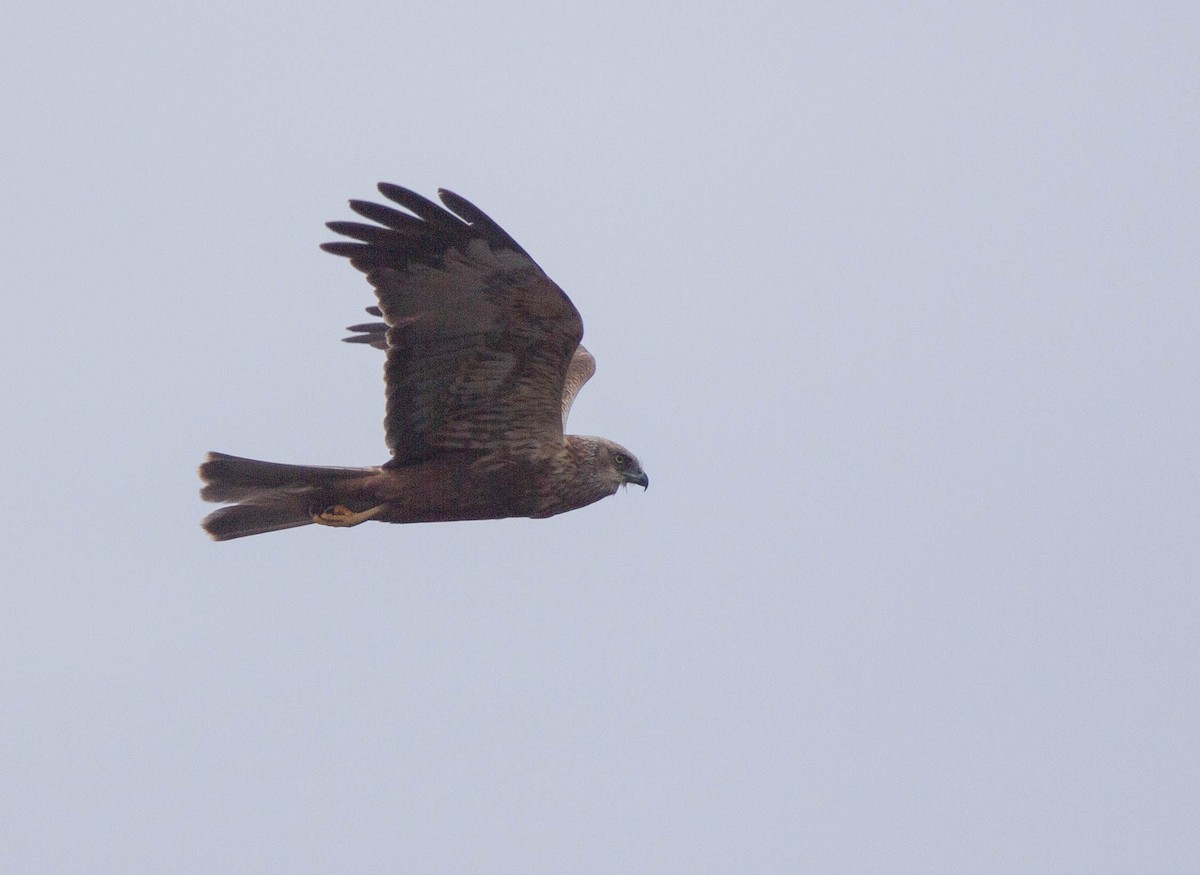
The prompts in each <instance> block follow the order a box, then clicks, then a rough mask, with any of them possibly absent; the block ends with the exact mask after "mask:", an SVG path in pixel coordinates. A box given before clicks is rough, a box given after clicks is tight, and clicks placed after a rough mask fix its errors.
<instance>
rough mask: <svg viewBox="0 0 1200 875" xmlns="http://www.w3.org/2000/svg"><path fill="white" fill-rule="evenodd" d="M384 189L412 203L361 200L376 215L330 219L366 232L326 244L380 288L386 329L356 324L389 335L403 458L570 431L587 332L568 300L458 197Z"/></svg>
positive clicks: (390, 437)
mask: <svg viewBox="0 0 1200 875" xmlns="http://www.w3.org/2000/svg"><path fill="white" fill-rule="evenodd" d="M379 190H380V192H382V193H383V195H384V196H385V197H387V198H388V199H389V200H392V201H394V202H395V203H397V204H399V205H400V206H402V207H404V208H405V209H406V210H408V212H401V211H400V210H396V209H393V208H392V207H387V206H382V205H379V204H374V203H368V202H365V201H351V202H350V207H351V209H353V210H354V211H355V212H356V213H358V214H359V215H361V216H364V217H365V218H368V219H371V220H372V221H374V222H376V223H378V224H376V225H367V224H362V223H359V222H330V223H329V227H330V229H331V230H333V231H336V232H337V233H339V234H342V235H344V236H346V237H350V238H352V240H353V241H356V242H349V241H339V242H336V243H326V244H325V245H324V246H323V247H322V248H324V249H325V250H326V251H328V252H332V253H334V254H336V255H342V256H345V257H347V258H349V259H350V263H351V264H353V265H354V267H356V268H358V269H359V270H361V271H363V272H364V273H365V274H366V275H367V279H368V281H369V282H370V283H371V285H373V286H374V287H375V294H376V297H377V299H378V301H379V306H378V313H379V315H380V316H382V318H383V320H384V323H385V325H386V328H385V329H383V330H382V331H381V330H380V329H379V328H378V327H377V323H370V324H364V325H361V326H354V327H353V328H352V329H351V330H354V331H357V332H358V337H356V338H354V339H355V340H357V341H358V342H363V343H369V344H371V345H372V346H379V345H380V340H381V339H382V340H383V341H384V342H385V345H386V349H387V364H386V366H385V379H386V383H387V414H386V416H385V419H384V425H385V429H386V434H387V445H388V448H389V449H390V450H391V451H392V455H393V457H394V459H395V463H396V464H409V463H412V462H417V461H420V460H422V459H426V458H429V457H430V456H432V455H435V454H437V453H438V452H439V451H441V450H448V449H482V450H489V451H493V452H499V453H503V452H505V451H509V450H511V451H515V452H522V451H528V450H531V449H533V448H534V447H536V446H538V445H539V444H541V443H543V442H545V441H547V440H561V439H562V423H563V411H564V409H565V407H569V403H567V401H566V399H565V391H566V385H567V380H568V369H569V365H570V363H571V362H572V358H573V356H574V353H575V350H576V348H577V347H578V345H579V340H580V338H581V337H582V336H583V322H582V320H581V319H580V317H579V313H578V311H577V310H576V309H575V307H574V305H572V303H571V301H570V299H568V298H567V296H566V295H565V294H564V293H563V291H562V290H561V289H560V288H559V287H558V286H557V285H555V284H554V282H552V281H551V280H550V278H549V277H547V276H546V274H545V273H544V272H543V271H542V269H541V268H540V267H538V266H537V264H536V263H535V262H534V261H533V259H531V258H530V257H529V255H528V254H527V253H526V252H525V251H524V250H523V249H522V248H521V247H520V246H519V245H517V243H516V242H515V241H514V240H513V239H512V238H511V237H509V236H508V234H506V233H505V232H504V231H503V230H502V229H501V228H500V227H499V226H498V225H496V223H495V222H493V221H492V220H491V219H489V218H488V217H487V216H486V215H484V213H483V212H482V211H480V210H479V209H478V208H477V207H475V206H474V205H472V204H470V203H469V202H467V201H466V200H464V199H463V198H461V197H459V196H458V195H455V194H453V193H451V192H448V191H440V192H439V195H440V196H441V199H442V202H443V203H444V204H445V205H446V207H448V208H449V209H444V208H442V207H441V206H439V205H437V204H435V203H433V202H432V201H430V200H428V199H426V198H424V197H422V196H420V195H418V194H416V193H415V192H411V191H409V190H407V189H404V188H400V187H399V186H395V185H389V184H386V183H382V184H380V186H379ZM451 211H452V212H451ZM359 338H361V340H360V339H359ZM589 357H590V356H589ZM580 385H582V383H580ZM572 397H573V396H572Z"/></svg>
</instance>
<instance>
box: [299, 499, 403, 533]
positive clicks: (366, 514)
mask: <svg viewBox="0 0 1200 875" xmlns="http://www.w3.org/2000/svg"><path fill="white" fill-rule="evenodd" d="M385 507H387V505H386V504H377V505H375V506H374V507H371V508H367V509H366V510H362V511H353V510H351V509H350V508H348V507H346V506H345V505H344V504H335V505H331V506H330V507H327V508H325V509H324V510H323V511H321V512H320V513H314V514H313V515H312V521H313V522H314V523H317V524H318V525H322V526H338V527H340V528H348V527H350V526H357V525H358V524H359V523H365V522H366V521H367V520H369V519H371V518H373V517H375V516H377V515H378V514H379V512H380V511H382V510H383V509H384V508H385Z"/></svg>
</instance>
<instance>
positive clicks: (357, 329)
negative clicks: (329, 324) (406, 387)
mask: <svg viewBox="0 0 1200 875" xmlns="http://www.w3.org/2000/svg"><path fill="white" fill-rule="evenodd" d="M367 312H368V313H370V314H371V315H372V316H382V315H383V313H382V312H380V310H379V308H378V307H368V308H367ZM346 330H347V331H353V332H354V334H351V335H350V336H349V337H343V338H342V340H343V341H344V342H345V343H366V344H369V345H371V346H373V347H375V348H376V349H387V323H386V322H362V323H360V324H358V325H350V326H348V327H347V328H346ZM595 373H596V358H595V356H593V355H592V354H591V353H590V352H588V351H587V349H586V348H585V347H584V345H583V344H582V343H581V344H579V346H577V347H575V354H574V355H573V356H571V364H570V365H568V366H567V378H566V380H565V381H564V382H563V394H562V421H563V428H564V429H565V428H566V427H567V416H568V414H570V412H571V405H572V404H574V403H575V396H576V395H578V394H579V390H580V389H582V388H583V384H584V383H586V382H587V381H588V380H590V379H591V378H592V375H593V374H595Z"/></svg>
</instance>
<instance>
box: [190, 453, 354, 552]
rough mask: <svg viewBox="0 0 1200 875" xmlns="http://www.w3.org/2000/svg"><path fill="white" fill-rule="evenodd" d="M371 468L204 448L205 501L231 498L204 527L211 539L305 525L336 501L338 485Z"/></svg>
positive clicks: (212, 514) (202, 466) (213, 513)
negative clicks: (262, 457) (290, 461)
mask: <svg viewBox="0 0 1200 875" xmlns="http://www.w3.org/2000/svg"><path fill="white" fill-rule="evenodd" d="M371 473H372V469H370V468H320V467H313V466H310V465H281V464H279V463H278V462H258V461H255V460H254V459H241V458H238V457H237V456H227V455H225V454H224V453H209V454H208V461H206V462H205V463H204V464H203V465H201V466H200V479H201V480H203V481H204V483H205V487H204V488H203V489H202V490H201V491H200V497H201V498H203V499H204V500H205V501H232V502H236V504H233V505H231V506H230V507H222V508H220V509H219V510H215V511H213V512H212V513H210V514H209V515H208V516H206V517H205V518H204V521H203V522H202V523H201V525H202V526H204V530H205V531H206V532H208V533H209V535H211V536H212V538H213V540H214V541H228V540H230V539H231V538H243V537H245V536H246V535H261V534H263V533H264V532H276V531H279V530H280V529H290V528H293V527H295V526H306V525H308V524H310V523H311V522H312V521H313V519H312V515H313V513H318V512H320V511H321V510H322V509H324V508H325V507H327V506H328V505H330V504H334V503H336V501H337V498H336V494H337V491H338V490H337V489H336V487H337V485H338V484H339V483H344V482H346V481H349V480H359V479H361V478H363V477H365V476H368V475H370V474H371Z"/></svg>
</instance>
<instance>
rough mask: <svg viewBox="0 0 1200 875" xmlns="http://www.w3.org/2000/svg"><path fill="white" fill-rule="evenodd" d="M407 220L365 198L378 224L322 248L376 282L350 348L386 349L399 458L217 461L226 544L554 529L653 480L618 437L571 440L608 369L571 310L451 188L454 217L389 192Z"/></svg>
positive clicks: (213, 521) (342, 226)
mask: <svg viewBox="0 0 1200 875" xmlns="http://www.w3.org/2000/svg"><path fill="white" fill-rule="evenodd" d="M379 190H380V192H381V193H382V194H383V195H384V196H385V197H387V198H388V199H389V200H391V201H393V202H394V203H396V204H398V205H400V206H401V207H403V208H404V209H405V210H407V212H402V211H400V210H397V209H394V208H392V207H387V206H382V205H380V204H375V203H369V202H366V201H350V208H351V209H352V210H354V212H356V213H358V214H359V215H360V216H363V217H365V218H367V219H370V220H371V221H373V222H375V223H376V224H373V225H367V224H363V223H360V222H330V223H329V227H330V229H331V230H333V231H336V232H337V233H339V234H341V235H343V236H345V237H348V238H350V240H342V241H338V242H336V243H326V244H325V245H324V246H322V248H323V249H325V250H326V251H327V252H332V253H333V254H335V255H341V256H345V257H346V258H349V259H350V263H351V264H352V265H354V267H356V268H358V269H359V270H361V271H363V272H364V273H365V274H366V275H367V280H368V281H369V282H370V283H371V285H372V286H374V288H375V295H376V298H377V299H378V302H379V304H378V306H377V307H369V308H368V312H369V313H371V314H372V315H373V316H376V317H380V318H382V320H383V321H382V322H369V323H364V324H361V325H353V326H351V327H350V329H349V330H350V331H352V332H354V334H353V335H352V336H351V337H347V338H346V340H347V341H349V342H351V343H365V344H369V345H371V346H374V347H377V348H379V349H383V350H386V352H387V361H386V364H385V366H384V379H385V384H386V391H387V414H386V416H385V418H384V431H385V436H386V441H387V446H388V449H389V450H391V454H392V457H391V459H390V460H388V461H387V462H386V463H384V464H383V465H380V466H377V467H373V468H322V467H312V466H307V465H281V464H277V463H274V462H258V461H254V460H253V459H241V458H238V457H236V456H227V455H224V454H222V453H209V456H208V461H206V462H205V463H204V464H203V465H201V466H200V477H201V479H202V480H203V481H204V483H205V484H206V485H205V487H204V489H203V490H202V491H201V493H200V494H201V496H202V497H203V498H204V499H205V500H206V501H217V502H226V503H232V504H231V506H229V507H223V508H220V509H219V510H216V511H214V512H213V513H211V514H209V515H208V517H206V518H205V520H204V523H203V525H204V528H205V530H207V531H208V533H209V534H210V535H211V536H212V537H213V538H214V539H216V540H218V541H224V540H228V539H230V538H240V537H243V536H245V535H257V534H261V533H263V532H273V531H277V530H279V529H287V528H292V527H294V526H303V525H308V524H310V523H320V524H323V525H330V526H353V525H357V524H358V523H361V522H365V521H366V520H369V519H374V520H378V521H381V522H391V523H414V522H439V521H447V520H481V519H501V518H504V517H514V516H523V517H548V516H553V515H554V514H558V513H563V512H565V511H568V510H574V509H576V508H580V507H584V506H585V505H588V504H591V503H592V502H595V501H599V500H600V499H601V498H604V497H605V496H608V495H612V494H613V493H614V492H616V491H617V489H618V487H620V486H622V485H623V484H626V483H636V484H638V485H640V486H642V487H643V488H644V487H646V486H647V485H648V483H649V480H648V478H647V477H646V474H645V472H644V471H643V470H642V467H641V465H640V464H639V462H638V460H637V458H636V457H635V456H634V455H633V454H632V453H630V452H629V451H628V450H626V449H625V448H624V447H621V446H620V445H618V444H616V443H613V442H612V441H610V440H606V439H605V438H596V437H581V436H579V435H565V434H564V433H563V429H564V427H565V425H566V421H567V415H568V413H569V412H570V410H571V404H572V402H573V401H574V400H575V396H576V394H577V393H578V392H579V390H580V388H582V386H583V384H584V383H586V382H587V381H588V379H589V378H590V377H591V376H592V374H593V373H594V372H595V369H596V361H595V359H594V358H592V356H591V354H590V353H589V352H588V351H587V350H586V349H584V348H583V347H582V346H581V345H580V343H579V341H580V339H581V338H582V337H583V322H582V320H581V319H580V317H579V312H578V311H577V310H576V309H575V307H574V305H573V304H572V303H571V301H570V299H569V298H568V297H567V296H566V295H565V294H564V293H563V291H562V289H560V288H559V287H558V286H557V285H555V284H554V282H553V281H552V280H551V279H550V278H549V277H548V276H546V274H545V273H544V272H543V271H542V269H541V268H540V267H538V265H537V264H536V263H535V262H534V261H533V259H532V258H530V257H529V255H528V254H527V253H526V252H525V250H524V249H522V248H521V247H520V246H519V245H517V243H516V241H515V240H513V239H512V238H511V237H509V236H508V234H507V233H505V232H504V230H503V229H501V228H500V226H499V225H497V224H496V223H495V222H493V221H492V220H491V219H490V218H488V217H487V216H486V215H485V214H484V213H483V212H482V211H481V210H480V209H479V208H478V207H476V206H474V205H473V204H471V203H469V202H468V201H466V200H464V199H463V198H461V197H459V196H458V195H456V194H453V193H452V192H448V191H444V190H443V191H439V192H438V194H439V196H440V197H441V199H442V203H443V204H445V206H446V208H448V209H446V208H443V207H441V206H439V205H437V204H435V203H434V202H433V201H430V200H427V199H426V198H424V197H422V196H421V195H419V194H416V193H415V192H412V191H409V190H408V189H404V188H400V187H399V186H396V185H390V184H388V183H380V185H379Z"/></svg>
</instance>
